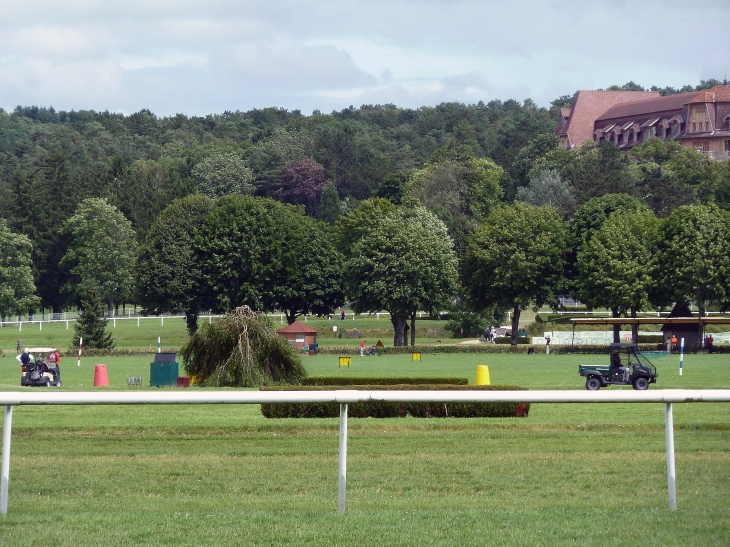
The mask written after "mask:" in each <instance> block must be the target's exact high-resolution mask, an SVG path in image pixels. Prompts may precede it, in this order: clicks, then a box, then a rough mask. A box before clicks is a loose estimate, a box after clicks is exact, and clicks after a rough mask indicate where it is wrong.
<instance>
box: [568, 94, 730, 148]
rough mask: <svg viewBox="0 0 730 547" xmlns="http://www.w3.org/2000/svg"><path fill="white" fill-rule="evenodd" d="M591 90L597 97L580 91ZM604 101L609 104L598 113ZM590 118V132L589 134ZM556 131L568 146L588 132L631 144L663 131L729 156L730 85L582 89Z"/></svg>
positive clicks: (688, 144) (577, 143)
mask: <svg viewBox="0 0 730 547" xmlns="http://www.w3.org/2000/svg"><path fill="white" fill-rule="evenodd" d="M586 93H588V94H591V95H589V96H587V97H586V98H588V97H591V99H592V100H590V101H585V100H583V101H581V94H586ZM596 93H598V94H602V93H613V94H621V93H626V94H627V95H626V96H625V97H624V98H625V99H629V100H620V99H615V98H613V97H609V96H603V95H598V96H596V97H595V98H593V97H592V96H593V95H594V94H596ZM637 93H638V94H639V95H638V97H637V95H636V94H637ZM629 94H632V95H629ZM609 103H610V104H609ZM601 105H608V106H607V108H605V109H603V111H602V112H600V113H597V110H600V109H601V107H602V106H601ZM564 110H566V109H564ZM566 114H567V118H566ZM591 118H592V119H591ZM589 120H590V131H591V133H590V136H586V129H587V125H588V122H589ZM573 126H575V127H573ZM555 134H556V135H558V136H559V137H560V139H561V142H562V143H563V146H564V147H565V148H566V149H569V150H570V149H573V148H575V147H577V146H580V145H581V144H582V143H583V142H585V141H586V140H588V139H589V138H592V139H593V140H595V141H597V142H600V141H609V142H612V143H613V144H615V145H616V146H618V147H620V148H622V149H629V148H631V147H633V146H636V145H637V144H641V143H642V142H644V141H645V140H646V139H649V138H651V137H659V138H662V139H664V140H676V141H677V142H679V143H681V144H682V146H685V147H688V148H689V147H691V148H695V149H697V150H699V151H701V152H704V153H706V154H708V155H710V156H712V157H714V158H715V159H720V160H726V159H730V86H728V85H718V86H715V87H713V88H711V89H708V90H705V91H693V92H690V93H681V94H678V95H668V96H666V97H661V96H659V94H658V93H651V94H650V93H646V92H641V91H640V92H632V91H613V92H609V91H588V92H586V91H579V92H578V95H577V96H576V98H575V99H574V101H573V104H572V105H571V108H570V109H569V112H566V113H564V115H563V119H561V122H560V123H559V124H558V127H557V128H556V129H555ZM581 139H582V140H581Z"/></svg>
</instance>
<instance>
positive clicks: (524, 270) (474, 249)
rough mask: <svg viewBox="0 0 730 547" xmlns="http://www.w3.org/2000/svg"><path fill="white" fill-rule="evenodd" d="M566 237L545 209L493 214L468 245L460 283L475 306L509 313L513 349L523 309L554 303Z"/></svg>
mask: <svg viewBox="0 0 730 547" xmlns="http://www.w3.org/2000/svg"><path fill="white" fill-rule="evenodd" d="M567 251H568V233H567V229H566V226H565V223H564V222H563V220H562V219H561V218H560V215H559V214H558V212H557V211H556V210H555V209H553V208H552V207H549V206H540V207H538V206H534V205H528V204H526V203H521V202H517V203H515V204H514V206H512V207H506V206H505V207H500V208H498V209H496V210H495V211H494V212H493V213H492V214H491V215H489V217H488V218H487V219H486V220H485V222H484V223H483V224H482V225H481V226H480V227H479V229H478V230H477V231H476V232H475V233H474V235H473V236H472V237H471V239H470V240H469V249H468V251H467V255H466V264H465V271H464V277H465V279H464V284H465V286H466V287H467V290H468V292H469V296H470V299H471V302H472V305H473V306H474V307H481V308H488V307H490V306H495V305H496V306H498V307H504V308H507V309H511V310H512V344H517V329H518V326H519V321H520V314H521V312H522V311H523V310H525V309H527V308H529V307H531V306H535V307H540V306H542V305H544V304H545V303H551V304H554V303H555V301H556V298H555V297H556V295H557V294H559V292H560V290H561V288H562V286H563V267H564V264H565V255H566V253H567Z"/></svg>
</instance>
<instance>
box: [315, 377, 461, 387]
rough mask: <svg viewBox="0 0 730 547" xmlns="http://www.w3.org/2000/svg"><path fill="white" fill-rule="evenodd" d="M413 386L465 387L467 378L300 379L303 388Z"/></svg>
mask: <svg viewBox="0 0 730 547" xmlns="http://www.w3.org/2000/svg"><path fill="white" fill-rule="evenodd" d="M413 384H427V385H428V384H438V385H447V384H448V385H457V386H465V385H468V384H469V379H468V378H361V377H355V376H353V377H350V378H342V377H340V376H314V377H311V376H308V377H305V378H302V385H303V386H368V385H369V386H392V385H413Z"/></svg>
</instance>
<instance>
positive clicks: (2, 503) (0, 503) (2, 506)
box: [0, 405, 13, 515]
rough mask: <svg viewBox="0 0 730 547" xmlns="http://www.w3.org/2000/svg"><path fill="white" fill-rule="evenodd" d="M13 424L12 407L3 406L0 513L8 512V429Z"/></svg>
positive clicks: (5, 513)
mask: <svg viewBox="0 0 730 547" xmlns="http://www.w3.org/2000/svg"><path fill="white" fill-rule="evenodd" d="M12 424H13V407H12V405H6V406H5V421H4V422H3V460H2V471H0V473H1V474H2V477H1V478H0V515H7V514H8V484H9V482H10V430H11V429H12Z"/></svg>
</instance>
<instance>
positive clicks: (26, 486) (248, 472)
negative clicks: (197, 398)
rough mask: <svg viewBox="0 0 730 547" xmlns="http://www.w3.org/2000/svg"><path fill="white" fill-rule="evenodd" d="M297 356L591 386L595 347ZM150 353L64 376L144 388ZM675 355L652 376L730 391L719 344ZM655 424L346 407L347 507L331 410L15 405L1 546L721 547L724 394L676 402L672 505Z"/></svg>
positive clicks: (10, 378) (309, 362)
mask: <svg viewBox="0 0 730 547" xmlns="http://www.w3.org/2000/svg"><path fill="white" fill-rule="evenodd" d="M303 359H304V363H305V366H306V367H307V369H308V370H309V372H310V373H311V374H313V375H332V374H343V375H357V376H363V375H372V376H379V375H402V374H408V375H419V376H420V375H429V376H437V375H449V376H452V375H453V376H466V377H468V378H469V379H470V381H473V379H474V371H475V369H476V365H478V364H488V365H489V366H490V372H491V376H492V382H493V383H510V384H519V385H524V386H526V387H530V388H533V389H540V388H550V389H553V388H555V389H582V382H581V380H580V377H578V375H577V372H576V371H577V365H578V363H579V362H585V361H587V360H589V359H590V360H595V359H600V358H597V357H586V356H575V355H573V356H557V355H553V356H549V357H548V356H545V355H535V356H526V355H488V356H487V355H484V356H474V355H438V356H435V355H424V356H423V359H424V361H423V362H422V363H420V364H419V363H412V362H411V361H410V357H409V356H383V357H371V358H359V357H357V358H353V362H354V363H353V367H352V368H351V369H338V368H337V359H336V356H316V357H304V358H303ZM149 361H150V358H149V357H134V358H129V357H126V358H122V357H114V358H85V359H84V360H83V361H82V366H81V367H77V366H76V364H75V360H74V359H71V358H65V359H64V362H63V365H62V366H63V374H64V382H65V386H64V388H63V389H64V390H67V389H72V388H73V389H84V390H85V389H93V388H92V387H90V385H91V383H92V380H93V365H94V364H96V363H104V364H106V365H107V370H108V372H109V377H110V382H111V385H112V389H123V390H126V389H140V388H129V387H127V386H126V377H127V376H132V375H142V376H143V377H144V378H145V381H146V380H148V378H149ZM677 361H678V359H677V358H676V357H668V358H665V359H663V360H658V361H656V364H657V366H658V368H659V373H660V377H659V387H661V388H676V387H692V388H700V387H722V388H729V387H730V356H725V355H715V356H703V355H689V356H687V357H686V358H685V369H684V375H683V376H682V377H679V376H678V375H677V364H678V363H677ZM18 384H19V378H18V364H17V362H16V361H15V360H14V359H12V358H5V359H2V360H0V389H3V390H8V389H12V390H19V389H21V388H20V387H19V385H18ZM79 384H83V386H80V385H79ZM26 389H29V388H26ZM36 389H37V388H36ZM142 389H150V388H142ZM611 389H617V388H611ZM651 389H655V387H654V386H652V388H651ZM663 420H664V416H663V407H662V405H654V404H651V405H557V404H556V405H533V408H532V412H531V415H530V417H529V418H526V419H519V420H518V419H498V420H482V419H469V420H449V419H441V420H416V419H411V418H406V419H396V420H369V419H365V420H351V421H350V430H351V431H350V437H349V459H348V513H347V514H346V515H338V514H337V513H336V504H337V452H338V422H337V420H300V421H297V420H281V421H271V420H266V419H264V418H262V417H261V415H260V413H259V410H258V408H257V407H255V406H223V405H205V406H203V405H201V406H190V407H185V406H161V407H157V406H156V407H152V406H140V407H121V406H111V407H55V408H51V407H46V408H41V407H22V408H16V409H15V412H14V428H13V433H14V435H13V455H12V466H11V485H10V507H9V515H8V517H6V518H4V519H0V545H13V546H16V545H17V546H23V545H54V546H64V545H89V544H94V543H98V544H104V545H140V544H144V545H279V544H291V545H366V546H367V545H378V546H382V545H419V546H420V545H480V546H481V545H487V544H492V545H510V546H513V545H538V544H539V545H566V544H575V545H621V546H626V545H642V546H646V545H698V544H702V545H705V546H711V545H727V544H728V543H730V450H729V447H730V442H729V441H730V406H729V405H720V404H686V405H675V424H676V438H675V442H676V450H677V488H678V502H679V508H680V510H679V511H676V512H669V511H668V509H667V496H666V464H665V455H664V451H665V446H664V427H663Z"/></svg>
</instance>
